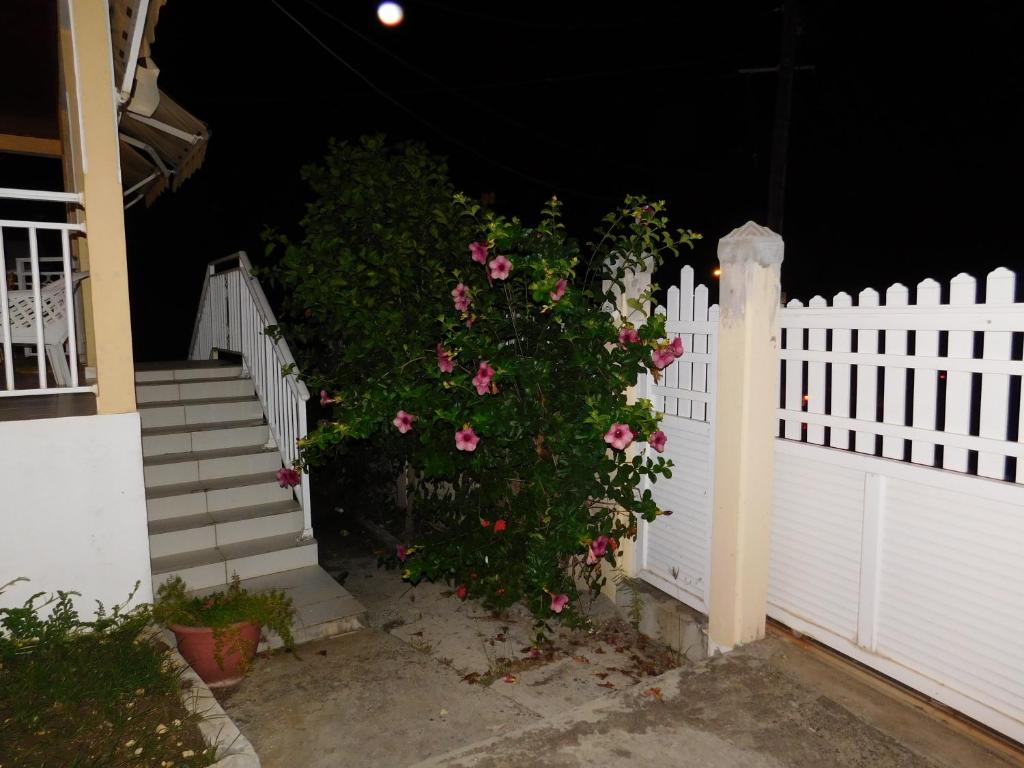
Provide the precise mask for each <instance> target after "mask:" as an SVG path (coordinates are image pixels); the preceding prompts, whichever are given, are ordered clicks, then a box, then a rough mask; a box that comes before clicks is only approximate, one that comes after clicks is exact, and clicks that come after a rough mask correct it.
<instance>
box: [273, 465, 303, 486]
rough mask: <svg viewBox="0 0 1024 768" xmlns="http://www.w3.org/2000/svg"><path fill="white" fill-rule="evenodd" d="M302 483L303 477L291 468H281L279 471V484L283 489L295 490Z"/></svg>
mask: <svg viewBox="0 0 1024 768" xmlns="http://www.w3.org/2000/svg"><path fill="white" fill-rule="evenodd" d="M301 481H302V475H300V474H299V473H298V472H296V471H295V470H294V469H292V468H291V467H281V468H280V469H279V470H277V482H279V483H280V484H281V487H282V488H294V487H295V486H296V485H298V484H299V483H300V482H301Z"/></svg>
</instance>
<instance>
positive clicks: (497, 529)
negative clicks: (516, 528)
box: [494, 520, 508, 533]
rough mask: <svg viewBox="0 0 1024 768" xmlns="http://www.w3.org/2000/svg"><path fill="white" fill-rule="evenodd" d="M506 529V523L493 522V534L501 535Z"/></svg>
mask: <svg viewBox="0 0 1024 768" xmlns="http://www.w3.org/2000/svg"><path fill="white" fill-rule="evenodd" d="M506 528H508V523H506V522H505V521H504V520H495V521H494V532H495V533H501V532H502V531H504V530H505V529H506Z"/></svg>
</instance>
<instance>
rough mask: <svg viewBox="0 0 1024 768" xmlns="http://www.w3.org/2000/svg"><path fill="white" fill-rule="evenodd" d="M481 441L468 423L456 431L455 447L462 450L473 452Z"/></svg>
mask: <svg viewBox="0 0 1024 768" xmlns="http://www.w3.org/2000/svg"><path fill="white" fill-rule="evenodd" d="M479 442H480V438H479V437H477V434H476V432H474V431H473V428H472V427H471V426H469V425H468V424H467V425H466V426H464V427H463V428H462V429H460V430H459V431H458V432H456V433H455V447H456V448H458V449H459V450H460V451H467V452H469V453H472V452H473V451H475V450H476V444H477V443H479Z"/></svg>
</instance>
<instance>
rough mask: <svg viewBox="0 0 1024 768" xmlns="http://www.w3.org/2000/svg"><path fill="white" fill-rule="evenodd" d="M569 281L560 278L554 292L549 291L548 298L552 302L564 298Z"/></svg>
mask: <svg viewBox="0 0 1024 768" xmlns="http://www.w3.org/2000/svg"><path fill="white" fill-rule="evenodd" d="M568 285H569V281H568V280H566V279H565V278H562V279H561V280H559V281H558V285H556V286H555V290H553V291H550V292H549V293H548V296H550V297H551V300H552V301H558V300H559V299H560V298H562V297H563V296H565V289H566V288H567V287H568Z"/></svg>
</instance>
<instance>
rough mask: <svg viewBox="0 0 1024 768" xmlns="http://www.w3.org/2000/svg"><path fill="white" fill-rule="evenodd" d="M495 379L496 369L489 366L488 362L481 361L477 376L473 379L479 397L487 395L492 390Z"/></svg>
mask: <svg viewBox="0 0 1024 768" xmlns="http://www.w3.org/2000/svg"><path fill="white" fill-rule="evenodd" d="M493 378H494V369H493V368H491V366H489V365H488V364H487V361H486V360H481V361H480V366H479V367H478V368H477V369H476V376H474V377H473V386H474V387H476V393H477V394H478V395H486V394H487V392H488V391H489V390H490V388H491V379H493Z"/></svg>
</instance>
